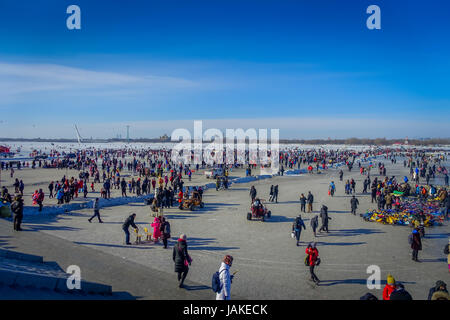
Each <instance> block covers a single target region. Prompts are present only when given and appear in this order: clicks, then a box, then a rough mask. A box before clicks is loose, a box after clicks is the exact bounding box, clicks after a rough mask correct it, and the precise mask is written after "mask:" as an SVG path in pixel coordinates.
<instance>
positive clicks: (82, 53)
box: [0, 0, 450, 138]
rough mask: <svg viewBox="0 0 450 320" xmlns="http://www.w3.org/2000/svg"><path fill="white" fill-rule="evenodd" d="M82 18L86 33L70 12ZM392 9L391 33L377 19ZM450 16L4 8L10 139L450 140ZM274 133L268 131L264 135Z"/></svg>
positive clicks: (251, 4)
mask: <svg viewBox="0 0 450 320" xmlns="http://www.w3.org/2000/svg"><path fill="white" fill-rule="evenodd" d="M71 4H76V5H78V6H80V8H81V27H82V29H81V30H75V31H74V30H68V29H67V28H66V18H67V17H68V14H66V8H67V7H68V6H69V5H71ZM371 4H376V5H378V6H379V7H380V8H381V28H382V29H381V30H368V29H367V27H366V19H367V17H368V16H369V15H368V14H366V9H367V7H368V6H369V5H371ZM449 9H450V3H449V2H448V1H445V0H441V1H439V0H431V1H406V0H396V1H380V0H371V1H365V0H359V1H356V0H354V1H353V0H346V1H344V0H340V1H337V0H329V1H320V0H318V1H309V0H308V1H306V0H305V1H304V0H292V1H264V0H260V1H253V0H236V1H235V0H228V1H224V0H214V1H211V0H207V1H203V0H183V1H171V0H164V1H162V0H158V1H154V0H147V1H127V2H123V1H99V0H95V1H93V0H90V1H83V0H73V1H62V0H58V1H56V0H55V1H50V0H41V1H26V2H25V1H20V2H18V1H13V0H0V114H1V118H0V137H48V138H52V137H70V138H72V137H74V130H73V124H74V123H76V124H77V125H78V127H79V128H80V131H81V134H82V135H83V136H86V137H90V136H93V137H101V138H107V137H113V136H116V135H117V134H122V136H124V135H125V132H126V129H125V125H126V124H130V125H131V136H132V137H155V136H158V135H160V134H163V133H168V134H170V133H171V131H172V130H173V129H175V128H178V127H179V126H186V128H187V129H190V130H192V125H193V123H192V120H194V119H196V120H205V123H206V126H216V127H219V128H235V126H236V125H238V124H239V125H241V126H244V128H250V127H255V128H279V129H280V136H281V137H283V138H327V137H332V138H345V137H353V136H357V137H388V138H389V137H404V136H409V137H450V126H448V124H449V121H448V119H449V118H450V117H449V116H450V81H449V79H448V77H449V74H450V59H449V57H450V41H449V36H448V35H449V33H450V19H449V18H448V13H449V12H450V10H449ZM263 126H264V127H263Z"/></svg>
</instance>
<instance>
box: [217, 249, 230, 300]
mask: <svg viewBox="0 0 450 320" xmlns="http://www.w3.org/2000/svg"><path fill="white" fill-rule="evenodd" d="M232 264H233V257H232V256H230V255H226V256H225V258H223V261H222V264H221V265H220V268H219V279H220V290H219V292H217V293H216V300H230V296H231V281H232V280H233V276H232V275H230V268H231V265H232Z"/></svg>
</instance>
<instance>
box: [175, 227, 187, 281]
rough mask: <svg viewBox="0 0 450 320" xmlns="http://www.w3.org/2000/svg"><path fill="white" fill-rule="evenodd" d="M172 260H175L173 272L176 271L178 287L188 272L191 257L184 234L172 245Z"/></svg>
mask: <svg viewBox="0 0 450 320" xmlns="http://www.w3.org/2000/svg"><path fill="white" fill-rule="evenodd" d="M173 262H175V272H176V273H178V281H179V285H178V287H179V288H182V287H183V284H184V280H185V279H186V276H187V274H188V272H189V266H190V265H191V262H192V259H191V257H190V256H189V253H188V250H187V242H186V235H185V234H182V235H181V236H180V238H179V239H178V241H177V243H176V244H175V246H174V247H173Z"/></svg>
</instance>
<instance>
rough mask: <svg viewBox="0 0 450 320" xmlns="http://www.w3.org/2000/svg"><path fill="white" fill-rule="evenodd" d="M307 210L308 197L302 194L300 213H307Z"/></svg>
mask: <svg viewBox="0 0 450 320" xmlns="http://www.w3.org/2000/svg"><path fill="white" fill-rule="evenodd" d="M305 208H306V197H305V195H304V194H303V193H302V195H301V196H300V211H301V212H306V209H305Z"/></svg>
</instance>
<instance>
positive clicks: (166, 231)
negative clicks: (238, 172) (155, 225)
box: [164, 222, 170, 234]
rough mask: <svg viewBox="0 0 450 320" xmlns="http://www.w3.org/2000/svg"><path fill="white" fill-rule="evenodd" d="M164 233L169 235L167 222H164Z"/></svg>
mask: <svg viewBox="0 0 450 320" xmlns="http://www.w3.org/2000/svg"><path fill="white" fill-rule="evenodd" d="M164 233H168V234H170V224H169V223H168V222H166V224H165V227H164Z"/></svg>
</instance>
